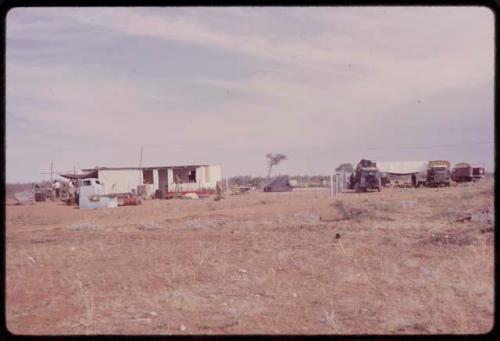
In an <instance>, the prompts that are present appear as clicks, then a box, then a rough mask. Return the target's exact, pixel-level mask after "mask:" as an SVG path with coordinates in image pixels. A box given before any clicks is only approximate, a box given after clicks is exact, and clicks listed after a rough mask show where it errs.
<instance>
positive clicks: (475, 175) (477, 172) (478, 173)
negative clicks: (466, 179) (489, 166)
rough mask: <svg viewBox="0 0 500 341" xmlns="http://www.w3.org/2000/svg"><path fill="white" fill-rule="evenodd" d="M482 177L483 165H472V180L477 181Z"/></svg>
mask: <svg viewBox="0 0 500 341" xmlns="http://www.w3.org/2000/svg"><path fill="white" fill-rule="evenodd" d="M482 178H484V167H483V166H481V165H473V166H472V181H478V180H480V179H482Z"/></svg>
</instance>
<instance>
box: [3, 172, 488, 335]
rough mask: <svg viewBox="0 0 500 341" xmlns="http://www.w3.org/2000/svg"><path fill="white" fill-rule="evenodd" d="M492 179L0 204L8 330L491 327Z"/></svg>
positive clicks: (317, 331) (430, 330) (197, 331)
mask: <svg viewBox="0 0 500 341" xmlns="http://www.w3.org/2000/svg"><path fill="white" fill-rule="evenodd" d="M493 194H494V191H493V180H492V179H490V180H484V181H483V182H480V183H477V184H470V185H467V184H466V185H460V186H456V187H451V188H416V189H414V188H410V189H384V191H382V192H381V193H378V192H374V193H343V194H340V195H339V196H338V197H337V199H336V200H335V202H332V201H331V200H330V198H329V191H328V190H324V189H313V190H295V191H293V192H290V193H251V194H249V195H240V196H228V197H226V199H225V200H221V201H214V200H213V199H212V198H207V199H200V200H161V201H160V200H150V201H146V202H144V204H143V205H141V206H128V207H119V208H116V209H104V210H92V211H88V210H80V209H78V208H74V207H69V206H65V205H63V204H60V203H53V202H47V203H37V204H35V205H26V206H14V205H9V204H8V205H7V206H6V248H7V249H6V320H7V327H8V329H9V330H10V331H11V332H12V333H16V334H338V333H340V334H365V333H369V334H393V333H396V334H410V333H411V334H415V333H416V334H428V333H486V332H488V331H489V330H490V329H491V327H492V326H493V295H494V288H493V251H494V250H493V238H494V234H493V226H494V222H493V217H494V213H493V211H494V209H493V206H494V203H493V197H494V195H493Z"/></svg>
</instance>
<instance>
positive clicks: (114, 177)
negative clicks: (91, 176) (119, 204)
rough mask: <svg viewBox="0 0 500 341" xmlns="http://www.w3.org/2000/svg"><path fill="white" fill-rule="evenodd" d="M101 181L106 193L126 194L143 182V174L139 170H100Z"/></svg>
mask: <svg viewBox="0 0 500 341" xmlns="http://www.w3.org/2000/svg"><path fill="white" fill-rule="evenodd" d="M99 179H100V180H102V181H103V182H104V193H106V194H111V193H126V192H130V191H131V190H132V189H134V190H135V191H136V190H137V186H138V185H140V184H141V182H142V174H141V172H140V171H139V170H138V169H125V170H99Z"/></svg>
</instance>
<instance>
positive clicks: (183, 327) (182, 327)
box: [179, 324, 186, 332]
mask: <svg viewBox="0 0 500 341" xmlns="http://www.w3.org/2000/svg"><path fill="white" fill-rule="evenodd" d="M179 329H180V331H181V332H183V331H185V330H186V326H185V325H183V324H181V326H180V328H179Z"/></svg>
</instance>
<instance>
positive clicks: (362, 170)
mask: <svg viewBox="0 0 500 341" xmlns="http://www.w3.org/2000/svg"><path fill="white" fill-rule="evenodd" d="M349 186H350V188H351V189H354V190H355V191H356V192H367V191H368V190H377V191H379V192H380V191H381V190H382V180H381V177H380V172H379V170H378V169H377V164H376V163H375V162H373V161H371V160H366V159H362V160H361V161H360V162H359V163H358V165H357V166H356V170H355V171H354V173H352V174H351V178H350V181H349Z"/></svg>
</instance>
